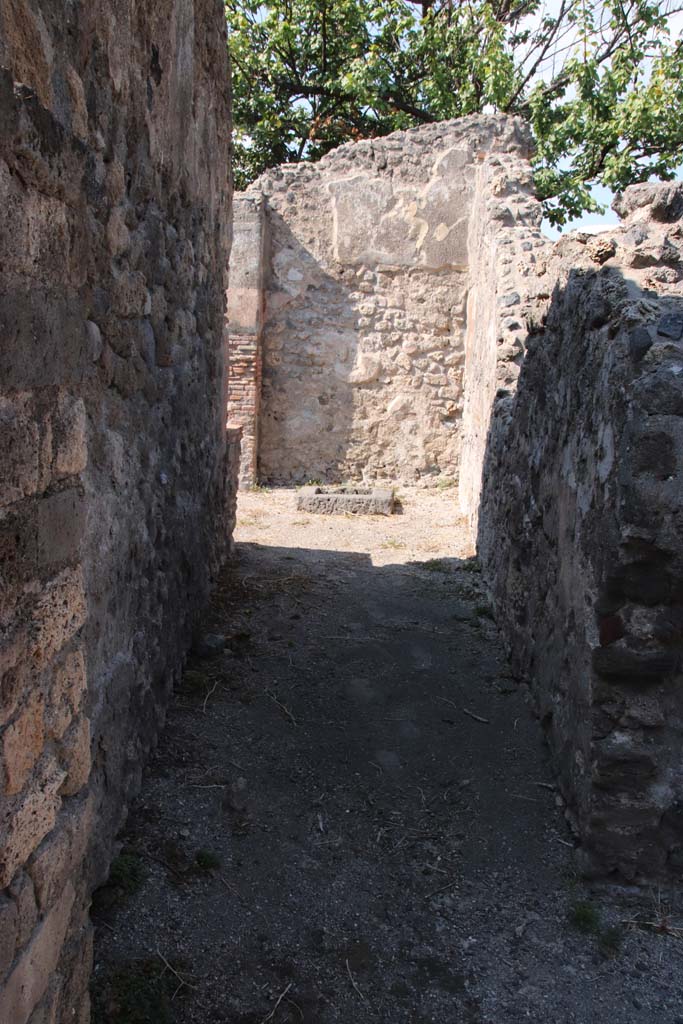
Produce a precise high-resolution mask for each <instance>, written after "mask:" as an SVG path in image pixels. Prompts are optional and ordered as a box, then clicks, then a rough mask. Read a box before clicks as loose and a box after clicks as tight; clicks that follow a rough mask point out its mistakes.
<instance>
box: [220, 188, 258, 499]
mask: <svg viewBox="0 0 683 1024" xmlns="http://www.w3.org/2000/svg"><path fill="white" fill-rule="evenodd" d="M265 252H266V221H265V211H264V208H263V202H262V201H261V198H260V197H258V196H256V197H251V196H244V195H239V196H236V197H235V201H234V204H233V234H232V250H231V273H230V288H229V291H228V332H229V334H228V336H229V339H230V342H229V344H230V359H229V361H228V367H229V372H228V410H229V415H230V421H231V422H233V423H236V424H238V425H239V426H241V428H242V461H241V467H240V483H241V485H242V486H243V487H245V486H246V487H249V486H251V485H253V484H255V483H256V482H257V480H258V447H259V434H260V417H261V381H262V377H263V358H262V331H263V307H264V301H265V295H264V287H265V282H264V275H265Z"/></svg>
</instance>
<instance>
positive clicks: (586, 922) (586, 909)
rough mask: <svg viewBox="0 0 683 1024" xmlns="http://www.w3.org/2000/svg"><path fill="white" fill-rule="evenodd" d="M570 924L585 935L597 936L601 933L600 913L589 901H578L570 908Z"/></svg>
mask: <svg viewBox="0 0 683 1024" xmlns="http://www.w3.org/2000/svg"><path fill="white" fill-rule="evenodd" d="M569 923H570V924H571V925H572V927H573V928H576V929H577V931H580V932H583V934H584V935H597V934H598V932H599V931H600V913H599V911H598V910H597V908H596V907H594V906H593V904H592V903H589V902H588V900H577V901H576V903H572V905H571V907H570V908H569Z"/></svg>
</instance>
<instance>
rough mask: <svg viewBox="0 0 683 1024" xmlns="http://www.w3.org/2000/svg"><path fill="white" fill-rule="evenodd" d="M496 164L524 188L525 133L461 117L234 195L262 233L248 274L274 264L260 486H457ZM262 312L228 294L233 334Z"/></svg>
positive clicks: (250, 247) (264, 346)
mask: <svg viewBox="0 0 683 1024" xmlns="http://www.w3.org/2000/svg"><path fill="white" fill-rule="evenodd" d="M499 153H500V154H506V156H507V157H508V160H507V162H506V163H505V164H504V165H502V166H504V169H505V170H506V171H508V172H509V173H510V174H511V175H513V176H514V175H515V174H517V173H518V172H520V171H521V172H522V173H523V174H524V175H525V176H526V178H527V179H528V167H527V166H526V163H525V162H524V157H525V156H526V155H527V154H528V140H527V137H526V135H525V133H524V131H523V130H522V128H521V126H520V125H519V124H518V123H517V122H516V121H514V120H512V119H507V118H496V117H490V118H487V117H472V118H464V119H462V120H461V121H451V122H443V123H441V124H438V125H429V126H426V127H424V128H420V129H416V130H413V131H408V132H397V133H395V134H393V135H391V136H388V137H387V138H385V139H379V140H373V141H367V142H361V143H357V144H352V145H347V146H342V147H340V148H339V149H338V150H336V151H335V152H333V153H331V154H329V155H328V156H327V157H325V158H324V159H323V160H321V161H320V162H319V163H318V164H315V165H309V164H300V165H296V166H283V167H280V168H277V169H275V170H274V171H270V172H267V173H266V174H265V175H264V176H263V177H262V178H261V179H259V180H258V181H257V182H255V183H254V185H252V186H251V187H250V189H249V190H248V192H247V193H245V195H244V197H241V196H240V197H238V205H240V204H242V203H251V204H252V205H253V203H254V202H255V201H256V200H258V201H259V203H261V204H262V206H263V210H264V214H263V215H264V218H265V225H266V227H265V230H266V232H267V241H266V244H265V247H264V248H263V249H262V250H259V244H260V243H259V240H258V238H257V237H256V235H254V236H253V237H252V238H248V237H247V236H246V235H245V236H243V238H242V240H241V243H240V245H241V248H240V253H241V258H240V263H241V264H242V263H243V262H244V261H247V260H248V259H249V258H250V255H251V258H252V259H253V258H254V254H255V253H256V252H258V251H261V252H262V253H263V256H262V260H263V263H264V267H263V271H262V274H261V280H262V288H263V295H262V300H261V306H262V311H263V312H262V317H263V322H262V325H261V326H260V327H259V332H260V352H261V356H260V358H262V365H263V382H262V388H261V394H260V410H259V413H258V415H257V420H258V432H259V441H258V465H257V473H258V475H259V476H260V477H261V478H262V479H263V480H264V481H268V482H279V483H286V482H290V483H291V482H294V483H302V482H306V481H308V480H321V481H335V480H336V481H340V480H354V481H360V480H367V481H381V480H384V481H394V482H400V481H403V482H408V483H416V482H418V483H426V484H429V483H432V484H433V483H435V482H436V481H437V480H438V479H444V478H447V479H451V480H452V479H454V478H456V477H457V475H458V470H459V464H460V454H461V420H462V413H463V401H464V399H463V372H464V363H465V346H466V335H467V295H468V291H469V287H470V246H469V233H470V225H471V216H472V211H473V209H474V208H475V205H476V203H477V201H478V200H477V196H478V191H477V190H478V188H479V185H480V183H481V182H482V181H483V178H482V168H483V167H484V166H485V165H487V164H488V162H489V161H490V160H491V159H495V155H496V154H499ZM516 161H517V162H516ZM484 177H485V176H484ZM253 301H254V294H253V292H252V293H251V295H250V297H248V296H247V293H246V292H244V291H243V290H242V289H240V290H239V293H238V291H237V289H236V290H235V293H234V295H233V296H231V299H230V306H231V309H232V310H233V319H234V321H235V324H236V334H237V335H240V334H241V333H242V331H243V328H242V327H241V326H240V324H242V323H243V321H244V314H243V312H242V308H243V307H244V308H246V307H248V306H249V303H252V304H253ZM231 323H232V320H231ZM233 346H234V348H233V351H236V347H237V338H236V339H235V340H234V341H233ZM238 390H239V385H238V384H237V381H236V382H235V400H236V402H239V401H240V399H239V397H238V394H237V392H238ZM248 418H249V410H247V413H246V415H245V416H244V421H245V422H246V421H247V420H248Z"/></svg>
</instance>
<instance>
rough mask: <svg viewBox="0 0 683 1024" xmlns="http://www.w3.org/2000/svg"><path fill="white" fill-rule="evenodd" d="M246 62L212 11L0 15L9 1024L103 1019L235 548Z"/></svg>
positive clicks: (0, 652) (0, 903)
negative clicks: (235, 315)
mask: <svg viewBox="0 0 683 1024" xmlns="http://www.w3.org/2000/svg"><path fill="white" fill-rule="evenodd" d="M226 61H227V57H226V38H225V31H224V19H223V13H222V5H221V4H219V3H218V2H217V0H158V2H157V3H155V4H153V5H152V4H135V3H133V2H132V0H113V2H112V0H108V2H106V3H105V2H104V0H88V2H85V0H74V2H72V3H69V4H64V3H60V2H57V0H35V2H33V0H31V2H29V0H7V2H3V3H2V4H1V5H0V210H1V211H2V214H1V216H2V220H3V223H2V231H1V232H0V276H1V280H2V289H1V291H0V336H1V337H2V345H1V346H0V382H1V386H2V392H1V393H0V432H1V440H0V464H1V467H2V468H1V470H0V478H1V480H2V486H1V489H0V546H1V549H2V559H1V565H2V568H1V570H0V571H1V574H2V580H1V584H2V585H1V587H0V593H1V598H0V630H1V634H0V790H1V793H2V796H1V803H0V808H1V809H0V891H1V892H2V895H0V1021H2V1022H3V1024H4V1022H7V1024H10V1022H11V1024H25V1022H26V1021H29V1020H30V1021H31V1022H32V1024H39V1022H40V1024H43V1022H46V1021H50V1022H52V1024H55V1022H57V1024H61V1022H66V1021H69V1022H70V1024H72V1022H74V1021H85V1020H87V1017H88V1001H87V995H86V990H87V980H88V973H89V966H90V931H91V930H90V925H89V922H88V916H87V911H88V903H89V894H90V891H91V888H92V886H93V885H94V884H95V883H96V882H98V881H101V880H102V878H103V876H104V875H105V873H106V870H107V864H108V859H109V856H110V853H111V842H112V837H113V835H114V833H115V832H116V830H117V828H118V826H119V824H120V822H121V820H122V816H123V814H124V812H125V802H126V798H127V795H128V794H129V793H130V791H131V790H132V789H134V788H135V786H136V785H137V783H138V781H139V778H140V773H141V770H142V764H143V759H144V755H145V753H146V752H147V751H148V750H149V747H150V745H151V744H152V743H153V742H154V738H155V735H156V732H157V730H158V728H159V725H160V722H161V719H162V717H163V706H164V701H165V698H166V696H167V695H168V693H169V690H170V688H171V686H172V684H173V681H174V678H175V677H176V676H177V674H178V671H179V668H180V666H181V663H182V658H183V655H184V651H185V649H186V646H187V643H188V640H189V637H190V633H191V629H192V618H191V616H192V610H193V609H196V608H198V607H200V606H201V604H202V601H203V600H204V598H205V597H206V594H207V591H208V588H209V584H210V580H211V573H212V569H213V567H215V566H216V565H217V562H218V560H219V558H220V556H221V550H222V548H223V545H224V541H225V534H224V526H225V524H226V520H228V519H229V518H230V513H229V512H228V514H227V515H226V507H225V505H226V500H227V499H228V498H229V497H230V495H229V491H230V489H231V488H232V489H233V490H234V481H233V482H232V483H231V484H230V485H228V484H227V483H226V459H227V456H226V445H225V430H224V420H225V416H224V412H223V401H224V390H225V388H224V370H223V351H222V347H223V316H224V287H225V281H224V270H225V266H226V256H227V242H228V233H227V225H228V213H229V209H228V206H229V190H228V182H227V170H226V169H227V161H228V130H229V123H228V98H227V96H226V83H227V66H226ZM236 444H237V437H236V436H235V437H234V439H233V443H232V444H231V445H230V460H231V466H230V467H229V468H230V469H231V471H232V473H233V475H234V472H235V470H236V466H235V459H236V451H235V448H236Z"/></svg>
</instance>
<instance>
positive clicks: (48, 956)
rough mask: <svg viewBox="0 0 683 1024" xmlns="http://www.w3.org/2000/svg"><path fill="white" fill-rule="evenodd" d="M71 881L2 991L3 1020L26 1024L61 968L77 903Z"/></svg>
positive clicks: (0, 997)
mask: <svg viewBox="0 0 683 1024" xmlns="http://www.w3.org/2000/svg"><path fill="white" fill-rule="evenodd" d="M74 896H75V893H74V888H73V886H72V885H71V883H70V882H69V883H68V884H67V885H66V886H65V888H64V891H63V893H62V895H61V897H60V899H59V900H58V902H57V903H56V904H55V905H54V907H53V908H52V910H51V911H50V912H49V914H48V915H47V916H46V918H45V920H44V921H43V922H42V923H41V925H40V927H39V929H38V930H37V932H36V934H35V936H34V938H33V940H32V942H31V944H30V945H29V947H28V948H27V949H26V951H25V953H24V954H23V955H22V957H21V959H20V960H19V963H18V964H17V966H16V967H15V968H14V970H13V971H12V973H11V974H10V976H9V978H8V979H7V981H6V983H5V985H4V987H3V989H2V991H1V992H0V1021H3V1022H6V1024H26V1021H28V1019H29V1017H30V1016H31V1014H32V1013H33V1010H34V1009H35V1007H36V1006H37V1005H38V1003H39V1001H40V1000H41V999H42V997H43V995H44V993H45V991H46V989H47V986H48V984H49V981H50V976H51V975H52V973H53V972H54V970H55V968H56V967H57V963H58V960H59V953H60V950H61V947H62V943H63V942H64V937H65V935H66V931H67V928H68V926H69V916H70V914H71V907H72V905H73V901H74Z"/></svg>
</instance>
